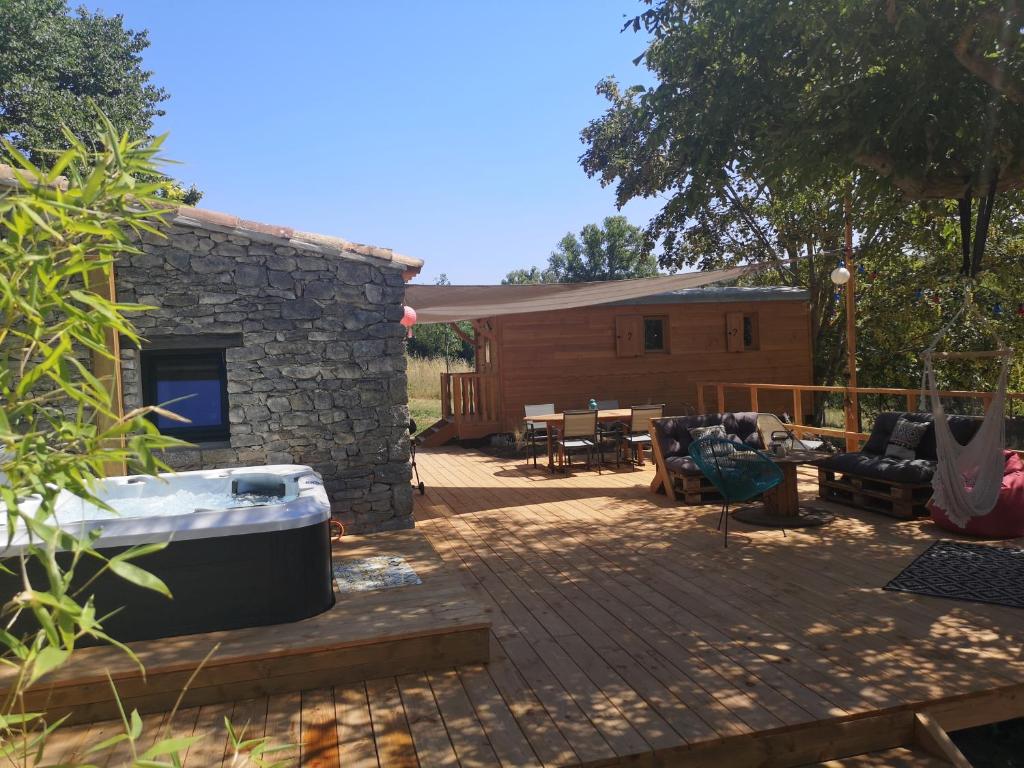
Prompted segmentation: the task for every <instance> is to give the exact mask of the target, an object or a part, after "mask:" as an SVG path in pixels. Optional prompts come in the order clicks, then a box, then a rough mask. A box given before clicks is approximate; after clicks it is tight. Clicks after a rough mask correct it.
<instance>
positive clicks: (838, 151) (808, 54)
mask: <svg viewBox="0 0 1024 768" xmlns="http://www.w3.org/2000/svg"><path fill="white" fill-rule="evenodd" d="M646 2H647V4H648V5H650V6H651V7H650V9H649V10H647V11H646V12H644V13H643V14H641V15H640V16H638V17H637V18H636V19H634V20H633V21H632V23H631V25H632V26H633V28H634V29H636V30H646V31H647V32H648V33H649V34H650V35H651V42H650V45H649V47H648V49H647V51H646V52H645V54H644V55H643V56H642V57H641V59H642V60H643V62H644V63H645V65H646V66H647V67H648V68H649V69H650V70H651V71H652V73H653V74H654V75H655V77H656V79H657V83H656V85H654V86H652V87H643V86H633V87H630V88H621V87H620V86H619V84H618V83H617V82H616V81H615V80H613V79H607V80H604V81H602V82H601V83H600V84H599V85H598V91H599V93H601V94H603V95H604V96H605V97H606V98H607V99H608V100H609V102H610V106H609V108H608V110H607V112H606V113H605V114H604V115H603V116H601V117H600V118H598V119H596V120H594V121H593V122H592V123H591V124H590V125H589V126H587V127H586V128H585V129H584V131H583V134H582V137H583V140H584V143H585V144H586V145H587V148H586V150H585V152H584V154H583V157H582V158H581V161H582V164H583V167H584V169H585V170H586V171H587V172H588V173H589V174H591V175H593V176H598V177H599V178H600V179H601V181H602V183H604V184H616V185H617V186H616V195H617V201H618V203H619V205H622V204H624V203H626V202H627V201H629V200H631V199H633V198H635V197H650V196H653V195H656V194H668V195H669V196H670V197H669V200H668V202H667V204H666V205H665V206H664V208H663V209H662V210H661V212H660V213H659V214H657V215H656V216H655V218H654V219H653V220H652V222H651V224H650V226H649V228H648V231H647V235H648V238H649V240H655V239H662V240H663V247H664V254H665V256H664V263H670V264H671V263H679V262H680V261H681V260H682V258H683V254H681V253H680V252H679V251H678V248H680V247H681V243H680V237H679V236H680V234H681V233H682V232H683V231H685V229H686V227H687V222H688V220H689V219H691V218H692V217H694V216H698V215H699V214H700V212H701V211H703V210H705V209H706V207H707V206H708V205H709V204H710V203H711V201H713V200H716V199H723V198H725V197H727V194H728V192H727V188H728V186H729V185H730V183H732V182H733V181H734V180H735V179H736V178H737V177H741V178H745V179H749V180H754V181H755V183H767V184H769V185H770V186H772V187H773V188H774V189H775V190H776V191H777V192H782V191H783V190H784V189H788V190H793V189H796V190H802V189H809V188H812V187H815V186H821V185H822V183H823V180H829V179H834V178H843V177H850V176H853V175H854V174H855V175H856V177H857V183H858V184H861V185H866V186H873V187H874V188H876V189H879V190H889V189H895V190H898V191H899V192H900V193H901V194H903V195H904V196H906V197H908V198H912V199H918V200H920V199H936V198H939V199H952V200H957V201H959V206H958V213H959V217H960V232H959V235H960V239H961V242H962V259H961V270H962V271H963V272H965V273H967V274H972V275H973V274H976V273H977V271H978V270H979V268H980V265H981V258H982V255H983V253H984V246H985V241H986V234H987V228H988V222H989V220H990V217H991V214H992V211H993V209H994V205H995V200H996V195H997V194H998V193H999V192H1004V191H1007V190H1013V189H1020V188H1022V187H1024V86H1022V77H1024V36H1022V33H1021V29H1022V22H1024V6H1021V5H1020V4H1018V3H1014V2H1012V0H1001V1H997V2H992V1H991V0H940V1H939V2H936V3H928V4H921V3H912V2H906V1H905V0H887V2H880V1H879V0H839V1H838V2H837V1H835V0H828V1H824V0H823V1H822V2H801V3H788V4H780V3H778V2H775V1H774V0H716V2H713V3H708V2H697V1H696V0H646ZM975 203H976V205H975ZM972 227H973V229H972ZM972 232H973V235H972Z"/></svg>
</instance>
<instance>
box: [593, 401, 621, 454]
mask: <svg viewBox="0 0 1024 768" xmlns="http://www.w3.org/2000/svg"><path fill="white" fill-rule="evenodd" d="M595 402H596V403H597V410H599V411H612V410H617V409H618V408H619V401H618V400H597V401H595ZM624 429H625V427H624V426H623V424H622V422H620V421H613V422H610V423H607V422H605V423H602V422H600V421H599V422H597V445H598V450H599V453H600V458H601V461H602V463H603V462H604V450H605V448H611V449H612V451H614V452H615V466H616V467H617V466H619V442H620V440H621V439H622V433H623V431H624Z"/></svg>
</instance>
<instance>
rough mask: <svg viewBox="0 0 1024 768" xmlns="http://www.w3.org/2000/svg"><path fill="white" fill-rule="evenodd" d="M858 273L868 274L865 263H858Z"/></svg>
mask: <svg viewBox="0 0 1024 768" xmlns="http://www.w3.org/2000/svg"><path fill="white" fill-rule="evenodd" d="M857 274H858V275H864V274H867V270H866V269H864V265H863V264H858V265H857Z"/></svg>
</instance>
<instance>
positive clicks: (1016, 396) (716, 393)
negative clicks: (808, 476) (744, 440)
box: [697, 382, 1024, 450]
mask: <svg viewBox="0 0 1024 768" xmlns="http://www.w3.org/2000/svg"><path fill="white" fill-rule="evenodd" d="M709 390H710V391H711V392H713V395H712V397H713V400H708V399H707V394H708V391H709ZM736 390H739V391H745V392H746V393H747V402H748V403H749V407H750V410H752V411H759V410H761V408H760V407H759V405H760V399H761V398H760V397H759V395H760V393H778V394H775V398H774V401H775V402H778V399H779V397H783V398H785V400H786V404H787V408H788V407H789V403H790V401H791V402H792V411H791V413H790V418H791V420H792V422H793V431H794V432H796V434H797V436H798V437H803V436H804V435H820V436H822V437H836V438H842V439H844V440H845V441H846V446H847V450H857V448H859V447H860V443H861V442H863V441H865V440H867V439H868V435H867V433H865V432H863V431H862V425H861V423H860V413H858V411H859V408H858V405H857V404H858V403H859V402H860V396H861V395H881V396H888V397H892V398H899V399H901V400H902V401H903V403H902V404H903V405H904V406H905V407H906V410H908V411H916V410H919V400H918V398H919V397H920V395H921V391H920V390H919V389H903V388H897V387H828V386H817V385H810V384H750V383H745V382H744V383H739V382H699V383H698V384H697V412H698V413H706V412H707V410H708V405H709V404H711V403H713V404H714V406H715V407H716V409H717V411H718V412H722V411H725V410H726V395H727V393H728V392H730V391H736ZM784 393H788V394H789V397H788V398H786V397H785V394H784ZM814 394H829V395H841V396H842V399H843V412H844V416H845V419H844V425H845V426H844V428H843V429H835V428H832V427H816V426H813V425H810V424H805V423H804V421H805V412H806V410H807V399H808V398H807V395H812V396H813V395H814ZM939 396H940V397H942V398H943V399H947V398H948V399H965V400H975V401H980V403H981V405H982V407H983V408H984V409H986V410H987V409H988V406H989V404H990V403H991V401H992V393H991V392H973V391H966V390H942V391H940V392H939ZM1006 396H1007V398H1008V400H1009V401H1010V403H1012V402H1013V401H1020V402H1024V392H1008V393H1007V395H1006ZM925 407H930V406H928V405H927V404H926V406H925ZM733 410H738V409H735V408H734V409H733Z"/></svg>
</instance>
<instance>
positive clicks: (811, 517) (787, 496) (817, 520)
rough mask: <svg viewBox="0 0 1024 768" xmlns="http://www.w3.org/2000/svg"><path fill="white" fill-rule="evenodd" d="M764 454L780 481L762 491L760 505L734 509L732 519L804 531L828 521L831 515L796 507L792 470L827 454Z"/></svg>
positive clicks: (792, 452)
mask: <svg viewBox="0 0 1024 768" xmlns="http://www.w3.org/2000/svg"><path fill="white" fill-rule="evenodd" d="M765 455H766V456H768V458H770V459H771V460H772V461H773V462H775V464H776V465H777V466H778V467H779V469H781V470H782V482H781V483H779V484H778V485H776V486H775V487H774V488H772V489H771V490H768V491H765V492H764V494H763V495H762V496H761V501H762V502H763V503H762V504H758V505H755V506H749V507H743V508H742V509H738V510H736V513H735V514H734V515H733V519H734V520H739V521H740V522H741V523H749V524H751V525H763V526H769V527H773V528H807V527H809V526H813V525H824V524H825V523H830V522H832V520H833V519H834V515H832V514H830V513H829V512H826V511H825V510H824V509H820V508H816V507H809V506H806V505H804V506H801V505H800V494H799V489H798V487H797V476H796V469H797V467H799V466H800V465H801V464H813V463H814V462H816V461H818V460H819V459H824V458H825V457H827V456H829V455H830V454H828V453H825V452H823V451H789V452H788V453H787V454H786V455H785V456H773V455H771V454H765Z"/></svg>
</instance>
